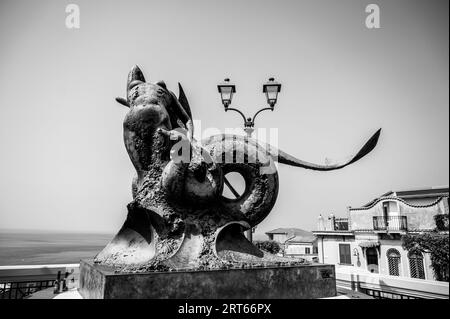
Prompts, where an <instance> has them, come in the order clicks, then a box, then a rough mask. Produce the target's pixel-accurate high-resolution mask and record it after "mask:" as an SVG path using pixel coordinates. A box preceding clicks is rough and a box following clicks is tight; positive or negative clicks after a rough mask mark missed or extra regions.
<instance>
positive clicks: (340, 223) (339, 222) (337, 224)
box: [333, 218, 349, 230]
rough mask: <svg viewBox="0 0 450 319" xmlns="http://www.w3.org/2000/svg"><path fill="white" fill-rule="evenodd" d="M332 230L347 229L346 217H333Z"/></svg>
mask: <svg viewBox="0 0 450 319" xmlns="http://www.w3.org/2000/svg"><path fill="white" fill-rule="evenodd" d="M333 230H349V226H348V218H334V229H333Z"/></svg>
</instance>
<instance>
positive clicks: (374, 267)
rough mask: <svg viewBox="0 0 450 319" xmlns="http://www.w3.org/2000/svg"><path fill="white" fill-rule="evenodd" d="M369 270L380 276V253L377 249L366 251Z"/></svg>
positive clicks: (372, 248) (371, 248)
mask: <svg viewBox="0 0 450 319" xmlns="http://www.w3.org/2000/svg"><path fill="white" fill-rule="evenodd" d="M366 256H367V270H368V271H370V272H371V273H375V274H378V252H377V250H376V248H375V247H369V248H367V250H366Z"/></svg>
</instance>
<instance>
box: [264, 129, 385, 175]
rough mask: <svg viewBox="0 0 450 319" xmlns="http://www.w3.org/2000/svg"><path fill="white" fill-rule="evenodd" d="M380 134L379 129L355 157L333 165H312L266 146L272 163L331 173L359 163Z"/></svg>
mask: <svg viewBox="0 0 450 319" xmlns="http://www.w3.org/2000/svg"><path fill="white" fill-rule="evenodd" d="M380 134H381V128H380V129H379V130H378V131H377V132H376V133H375V134H374V135H372V137H371V138H370V139H369V140H368V141H367V142H366V144H364V146H363V147H362V148H361V149H360V150H359V152H358V153H357V154H356V155H352V156H350V157H349V158H347V159H346V160H343V161H340V162H338V163H334V164H325V165H322V164H314V163H309V162H305V161H302V160H300V159H297V158H295V157H294V156H292V155H289V154H287V153H285V152H283V151H281V150H277V149H276V148H274V147H273V146H270V145H267V149H268V151H269V152H270V154H271V156H272V158H273V160H274V161H278V162H279V163H281V164H286V165H290V166H297V167H303V168H306V169H312V170H316V171H332V170H336V169H340V168H343V167H346V166H348V165H350V164H352V163H355V162H356V161H359V160H360V159H361V158H363V157H364V156H366V155H367V154H369V153H370V152H371V151H372V150H373V149H374V148H375V146H376V145H377V143H378V139H379V137H380Z"/></svg>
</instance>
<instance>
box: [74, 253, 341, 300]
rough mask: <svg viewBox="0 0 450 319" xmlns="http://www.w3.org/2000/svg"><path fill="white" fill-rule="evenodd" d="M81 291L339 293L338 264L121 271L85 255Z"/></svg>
mask: <svg viewBox="0 0 450 319" xmlns="http://www.w3.org/2000/svg"><path fill="white" fill-rule="evenodd" d="M79 292H80V294H81V295H82V296H83V298H90V299H131V298H133V299H134V298H135V299H139V298H145V299H167V298H170V299H313V298H326V297H334V296H336V276H335V269H334V265H324V264H314V265H301V266H286V267H268V268H244V269H227V270H207V271H173V272H147V273H115V272H114V270H113V269H112V268H109V267H106V266H102V265H98V264H94V263H93V262H92V261H87V260H82V261H81V263H80V288H79Z"/></svg>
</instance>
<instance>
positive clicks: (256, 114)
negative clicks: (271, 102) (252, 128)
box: [252, 107, 273, 124]
mask: <svg viewBox="0 0 450 319" xmlns="http://www.w3.org/2000/svg"><path fill="white" fill-rule="evenodd" d="M268 110H271V111H273V107H265V108H262V109H261V110H259V111H258V112H256V113H255V115H253V120H252V122H253V124H255V119H256V117H257V116H258V114H259V113H261V112H262V111H268Z"/></svg>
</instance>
